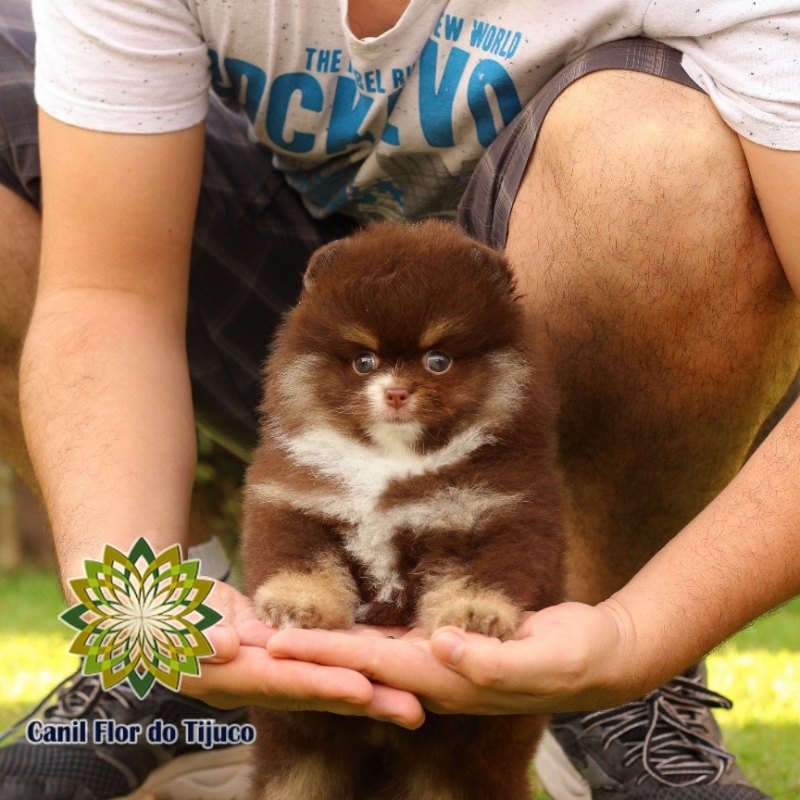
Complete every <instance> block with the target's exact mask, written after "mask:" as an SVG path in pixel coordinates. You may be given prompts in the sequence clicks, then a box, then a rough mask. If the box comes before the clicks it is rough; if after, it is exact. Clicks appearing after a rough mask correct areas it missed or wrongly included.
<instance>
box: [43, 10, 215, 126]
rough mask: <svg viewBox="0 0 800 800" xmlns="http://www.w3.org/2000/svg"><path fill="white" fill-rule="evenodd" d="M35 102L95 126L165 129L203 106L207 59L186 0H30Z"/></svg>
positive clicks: (196, 118)
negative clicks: (34, 30) (33, 48)
mask: <svg viewBox="0 0 800 800" xmlns="http://www.w3.org/2000/svg"><path fill="white" fill-rule="evenodd" d="M33 13H34V23H35V25H36V37H37V38H36V78H35V92H36V101H37V103H38V104H39V106H40V107H41V108H42V109H44V110H45V111H46V112H47V113H48V114H50V115H51V116H53V117H55V118H56V119H59V120H61V121H62V122H67V123H69V124H71V125H77V126H79V127H83V128H89V129H92V130H102V131H110V132H114V133H164V132H168V131H175V130H181V129H183V128H189V127H191V126H192V125H195V124H196V123H198V122H200V121H201V120H202V119H203V118H204V117H205V114H206V111H207V109H208V87H209V58H208V51H207V48H206V45H205V43H204V41H203V38H202V35H201V31H200V25H199V23H198V21H197V19H196V18H195V17H194V16H193V15H192V13H191V11H190V9H189V7H188V5H187V3H186V0H33Z"/></svg>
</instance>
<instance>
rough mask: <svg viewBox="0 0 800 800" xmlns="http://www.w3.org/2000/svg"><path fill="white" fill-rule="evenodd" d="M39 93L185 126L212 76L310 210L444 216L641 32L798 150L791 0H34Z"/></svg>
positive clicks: (115, 121) (52, 102) (725, 110)
mask: <svg viewBox="0 0 800 800" xmlns="http://www.w3.org/2000/svg"><path fill="white" fill-rule="evenodd" d="M33 7H34V18H35V22H36V29H37V37H38V39H37V49H36V99H37V101H38V103H39V105H40V106H41V107H42V108H44V109H45V110H46V111H47V112H48V113H49V114H51V115H52V116H54V117H56V118H58V119H60V120H63V121H64V122H68V123H70V124H73V125H78V126H81V127H85V128H90V129H95V130H105V131H116V132H142V133H157V132H164V131H173V130H180V129H182V128H186V127H189V126H191V125H194V124H196V123H197V122H199V121H200V120H201V119H203V117H204V116H205V114H206V111H207V107H208V90H209V86H211V88H212V89H213V90H214V91H216V92H217V94H218V95H220V96H221V97H222V98H223V99H224V100H225V101H226V102H228V103H230V104H232V105H234V106H238V107H240V108H241V109H242V110H243V112H244V113H245V114H246V115H247V117H248V119H249V124H250V135H251V137H252V138H253V140H254V141H259V142H262V143H264V144H265V145H267V146H268V147H269V148H270V149H271V150H272V151H273V153H274V162H275V165H276V166H277V167H278V168H279V169H281V170H282V171H283V172H284V173H285V174H286V176H287V179H288V181H289V182H290V183H291V185H293V186H294V187H295V188H296V189H297V190H298V191H299V192H300V193H301V194H302V196H303V198H304V200H305V203H306V205H307V206H308V208H309V209H310V210H311V212H312V213H313V214H315V215H317V216H325V215H326V214H329V213H332V212H334V211H344V212H346V213H348V214H350V215H351V216H354V217H356V218H358V219H370V218H399V217H411V218H415V217H420V216H425V215H429V214H443V213H444V214H447V213H452V212H453V211H454V209H455V207H456V204H457V202H458V198H459V197H460V195H461V192H462V191H463V188H464V186H465V185H466V181H467V180H468V178H469V175H470V173H471V172H472V170H473V168H474V165H475V163H476V162H477V160H478V159H479V158H480V156H481V154H482V153H483V151H484V150H485V148H486V147H487V146H488V144H489V143H490V142H491V141H492V139H494V137H495V136H496V135H497V133H498V132H499V131H500V130H501V129H502V128H503V127H504V125H506V124H507V123H508V122H509V121H510V120H511V119H512V118H513V116H514V115H515V114H516V113H518V112H519V111H520V109H521V108H522V107H523V106H524V105H525V104H526V102H527V101H528V100H530V99H531V98H532V97H533V96H534V95H535V94H536V92H537V91H538V90H539V89H540V88H541V87H542V86H543V84H544V83H545V82H546V81H547V80H548V78H550V77H551V76H552V75H553V74H554V73H555V72H557V71H558V70H559V69H560V68H561V67H563V66H564V65H565V64H566V63H568V62H570V61H571V60H573V59H574V58H576V57H577V56H578V55H580V54H581V53H582V52H584V51H585V50H587V49H588V48H591V47H594V46H596V45H598V44H602V43H604V42H608V41H612V40H616V39H622V38H625V37H628V36H640V35H643V36H648V37H650V38H653V39H657V40H659V41H663V42H666V43H667V44H670V45H672V46H673V47H676V48H677V49H679V50H680V51H682V53H683V62H682V63H683V67H684V69H685V70H686V71H687V72H688V74H689V75H690V76H691V77H692V78H693V79H694V80H695V81H696V82H697V83H698V84H699V85H700V86H701V87H703V89H705V90H706V91H707V92H708V94H709V95H710V96H711V99H712V100H713V102H714V103H715V105H716V107H717V108H718V110H719V112H720V114H721V115H722V117H723V119H725V121H726V122H727V123H728V124H729V125H730V126H731V127H732V128H733V129H734V130H735V131H737V132H739V133H740V134H742V135H743V136H745V137H747V138H749V139H752V140H753V141H756V142H759V143H761V144H764V145H766V146H768V147H773V148H778V149H784V150H800V0H758V2H753V0H711V1H710V2H707V1H706V0H692V2H689V0H527V1H526V2H523V0H411V2H410V3H409V5H408V8H407V9H406V11H405V13H404V14H403V16H402V18H401V19H400V20H399V22H398V23H397V25H396V26H395V27H394V28H392V29H391V30H389V31H387V32H386V33H384V34H383V35H381V36H379V37H376V38H366V39H363V40H359V39H357V38H356V37H355V36H353V34H352V33H351V32H350V30H349V28H348V25H347V0H339V2H338V3H336V2H333V0H323V2H312V0H33Z"/></svg>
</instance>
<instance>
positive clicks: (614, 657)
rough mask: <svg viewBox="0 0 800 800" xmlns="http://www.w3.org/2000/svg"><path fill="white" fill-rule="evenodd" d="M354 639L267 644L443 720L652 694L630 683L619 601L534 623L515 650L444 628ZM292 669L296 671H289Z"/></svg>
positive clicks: (308, 636) (573, 607)
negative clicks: (362, 679) (373, 684)
mask: <svg viewBox="0 0 800 800" xmlns="http://www.w3.org/2000/svg"><path fill="white" fill-rule="evenodd" d="M376 633H377V631H376V630H375V629H371V630H370V629H368V630H366V631H365V630H362V631H355V632H328V631H306V630H285V631H280V632H278V633H275V634H274V635H273V636H271V637H270V638H269V640H268V642H267V651H268V652H269V654H270V656H272V657H274V659H276V660H279V659H300V660H302V661H308V662H311V663H314V664H317V665H326V666H329V667H339V668H345V669H348V670H355V671H358V672H360V673H361V674H362V675H364V676H366V677H368V678H370V679H371V680H373V681H377V682H378V683H380V684H384V685H385V686H393V687H396V688H398V689H403V690H405V691H407V692H411V693H413V694H415V695H417V696H418V697H419V698H421V700H422V703H423V705H424V706H425V707H426V708H428V709H430V710H431V711H434V712H436V713H440V714H520V713H552V712H555V711H572V710H578V709H581V710H583V709H590V708H602V707H606V706H609V705H615V704H617V703H621V702H624V701H626V700H631V699H633V698H635V697H637V696H639V695H640V694H642V693H643V692H644V691H646V690H647V689H648V688H652V687H649V686H645V685H644V684H642V683H641V682H639V681H637V680H635V679H634V680H633V681H631V680H630V679H629V675H628V670H626V669H625V667H624V666H623V665H624V664H626V662H627V661H628V653H629V652H630V651H631V649H632V648H631V639H632V636H633V633H632V628H631V626H630V622H629V618H628V615H627V613H626V612H625V609H624V608H623V607H622V606H621V605H620V604H619V603H616V602H614V601H609V602H607V603H602V604H600V605H599V606H596V607H591V606H586V605H583V604H581V603H564V604H562V605H558V606H553V607H551V608H547V609H544V610H543V611H540V612H538V613H536V614H530V615H528V616H527V618H526V619H525V620H524V621H523V623H522V624H521V626H520V628H519V630H518V631H517V636H516V638H515V639H513V640H509V641H506V642H500V641H499V640H498V639H492V638H489V637H485V636H480V635H479V634H475V633H464V631H462V630H460V629H458V628H453V627H447V628H441V629H439V630H438V631H436V632H435V633H434V635H433V638H432V639H430V640H428V638H427V637H426V636H424V635H423V634H422V633H421V632H420V631H419V630H414V631H410V632H408V633H407V634H406V635H405V636H403V637H402V638H400V639H395V638H390V637H388V636H381V635H376ZM288 663H295V662H294V661H289V662H288Z"/></svg>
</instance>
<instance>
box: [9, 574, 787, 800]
mask: <svg viewBox="0 0 800 800" xmlns="http://www.w3.org/2000/svg"><path fill="white" fill-rule="evenodd" d="M62 609H63V601H62V598H61V595H60V593H59V590H58V588H57V585H56V582H55V579H54V577H53V576H52V575H50V574H47V573H40V572H34V571H31V570H30V569H25V570H23V571H20V572H18V573H16V574H14V575H7V576H0V687H2V688H0V730H3V729H5V728H6V727H8V725H10V724H11V723H12V722H14V721H15V720H16V719H17V718H19V717H20V716H21V715H22V714H23V713H25V712H26V711H27V710H28V709H29V708H31V707H32V706H34V705H35V704H36V703H37V702H38V701H39V700H40V699H41V697H42V695H43V694H44V692H46V691H47V690H48V689H49V688H51V687H52V686H54V685H55V684H56V683H58V681H59V680H61V679H62V678H64V677H66V676H67V675H68V674H70V673H71V672H73V671H74V670H75V669H76V668H77V665H78V660H77V658H76V657H75V656H70V655H69V654H68V653H67V647H68V645H69V642H70V639H71V633H70V629H69V628H67V627H66V626H65V625H64V624H62V623H61V622H59V621H58V619H57V617H58V614H59V613H60V612H61V611H62ZM708 669H709V675H710V678H711V686H712V688H714V689H716V690H717V691H720V692H722V693H723V694H726V695H727V696H729V697H731V698H732V699H734V701H735V705H734V708H733V710H732V711H727V712H721V713H718V714H717V719H718V720H719V722H720V725H721V726H722V728H723V730H724V732H725V737H726V741H727V743H728V746H729V747H730V749H731V750H732V751H733V752H735V753H736V754H737V756H738V757H739V762H740V764H741V766H742V768H743V769H744V770H745V772H746V773H747V775H748V777H750V779H751V780H752V781H753V782H754V783H755V784H756V785H758V786H759V788H761V789H762V790H763V791H765V792H766V793H767V794H769V795H770V796H771V797H772V798H773V799H774V800H797V798H798V797H800V598H798V599H795V600H793V601H792V602H791V603H789V604H788V605H786V606H784V607H783V608H782V609H781V610H780V611H777V612H775V613H773V614H770V615H768V616H766V617H764V618H762V619H760V620H758V622H756V623H755V624H754V625H752V626H751V627H750V628H748V629H747V630H744V631H742V632H741V633H739V634H738V635H737V636H735V637H734V638H733V639H731V640H730V641H729V642H726V643H725V644H724V645H723V646H722V647H720V648H719V649H718V650H717V651H715V652H714V653H713V654H712V655H711V656H710V657H709V659H708ZM547 798H548V795H547V794H546V793H545V792H543V791H541V790H539V791H537V792H536V794H535V799H536V800H547Z"/></svg>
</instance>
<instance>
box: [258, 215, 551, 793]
mask: <svg viewBox="0 0 800 800" xmlns="http://www.w3.org/2000/svg"><path fill="white" fill-rule="evenodd" d="M431 350H433V351H436V352H440V353H445V354H447V356H449V357H450V358H452V363H451V365H450V367H449V369H447V370H445V371H441V372H431V371H429V370H428V369H426V366H425V364H426V363H429V364H433V365H434V366H437V365H438V366H441V361H437V358H438V357H434V359H433V361H431V362H426V358H427V354H428V353H429V351H431ZM365 351H369V352H371V353H373V354H374V356H375V357H376V359H377V369H375V370H373V371H369V372H367V373H366V374H360V373H359V372H358V371H357V370H356V369H355V368H354V366H353V363H354V359H358V358H359V357H360V356H362V354H364V353H365ZM359 364H361V365H363V362H359ZM265 374H266V389H265V399H264V403H263V407H262V411H263V426H262V435H261V443H260V445H259V448H258V449H257V451H256V453H255V457H254V460H253V464H252V466H251V468H250V470H249V472H248V479H247V484H248V489H247V492H246V500H245V523H244V541H243V564H244V567H245V577H246V583H247V590H248V592H249V593H250V595H251V596H253V597H255V598H256V600H257V607H258V609H259V613H260V614H261V616H262V618H263V619H265V621H267V622H268V623H269V624H273V625H281V626H297V627H311V626H312V625H313V626H320V627H327V628H332V627H342V626H347V625H350V624H352V623H353V622H355V621H356V620H358V621H361V622H367V623H371V624H390V625H407V626H410V625H423V626H426V627H428V628H429V629H433V628H435V627H437V626H440V625H445V624H456V625H460V626H462V627H464V628H465V629H468V630H475V631H479V632H481V633H484V634H487V635H495V636H498V637H500V638H503V639H506V638H510V637H512V636H513V632H514V629H515V627H516V624H517V622H518V618H519V613H520V612H521V611H523V610H536V609H539V608H542V607H544V606H546V605H550V604H553V603H556V602H559V601H560V600H561V599H562V596H563V566H562V558H563V531H562V514H563V489H562V483H561V478H560V475H559V472H558V470H557V469H556V466H555V461H556V441H555V416H556V403H555V399H554V391H553V388H552V384H551V378H550V374H549V370H548V368H547V364H546V362H545V360H544V359H543V356H542V353H541V347H540V345H539V338H538V335H537V333H536V331H535V329H534V327H533V325H532V324H531V323H530V321H529V320H528V319H526V317H525V315H524V314H523V310H522V307H521V304H520V303H519V302H518V300H517V296H516V294H515V289H514V282H513V279H512V276H511V273H510V270H509V268H508V265H507V264H506V261H505V259H504V257H503V256H502V254H501V253H499V252H497V251H493V250H490V249H488V248H486V247H483V246H482V245H478V244H476V243H475V242H473V241H472V240H471V239H469V238H468V237H466V236H465V235H464V234H462V233H461V232H459V231H458V229H456V228H455V227H453V226H451V225H448V224H445V223H441V222H426V223H422V224H416V225H396V224H381V225H377V226H375V227H372V228H369V229H366V230H364V231H361V232H359V233H357V234H355V235H354V236H351V237H349V238H348V239H345V240H341V241H339V242H335V243H333V244H331V245H328V246H327V247H325V248H322V249H321V250H319V251H318V252H317V253H315V255H314V256H313V257H312V259H311V262H310V264H309V267H308V271H307V273H306V278H305V289H304V292H303V294H302V295H301V299H300V303H299V304H298V306H297V307H296V308H295V309H294V310H293V311H292V312H291V313H290V314H289V315H288V316H287V318H286V320H285V322H284V324H283V326H282V328H281V330H280V331H279V333H278V336H277V337H276V340H275V344H274V346H273V349H272V353H271V355H270V358H269V360H268V362H267V366H266V371H265ZM392 397H395V399H391V398H392ZM397 397H400V398H401V399H400V400H397V399H396V398H397ZM398 403H399V405H398ZM252 716H253V719H254V721H255V723H256V726H257V729H258V738H257V749H258V769H257V777H256V793H255V796H258V797H259V798H260V797H264V798H267V797H272V796H273V793H274V792H277V794H276V795H275V796H279V795H280V796H283V795H281V794H280V793H281V792H284V794H285V793H286V791H289V789H286V788H285V787H293V788H292V789H291V791H292V792H293V796H295V797H296V800H314V799H315V798H316V797H317V796H322V795H320V794H319V785H320V781H321V780H325V781H327V784H328V788H327V790H326V791H325V793H324V796H325V798H327V799H328V800H337V799H338V798H341V800H365V798H387V800H388V799H389V798H392V800H412V799H413V800H440V798H441V799H442V800H444V799H445V798H446V799H448V800H449V799H450V798H452V800H482V799H483V798H486V800H490V798H491V800H523V798H527V797H529V792H530V787H529V785H528V779H527V772H528V765H529V761H530V758H531V756H532V753H533V749H534V747H535V744H536V741H537V740H538V737H539V734H540V733H541V730H542V727H543V720H542V719H541V718H538V717H523V716H520V717H466V716H451V717H448V716H436V715H433V714H429V715H428V719H427V720H426V722H425V724H424V725H423V727H422V728H421V729H420V730H418V731H413V732H412V731H404V730H401V729H399V728H396V727H394V726H391V725H389V724H388V723H379V722H374V721H370V720H365V719H354V718H346V717H336V716H333V715H329V714H319V713H313V712H296V713H285V712H270V711H265V710H264V709H254V710H253V712H252ZM308 765H313V773H314V775H313V776H312V775H311V774H308V775H306V772H307V771H308V769H309V767H308ZM325 775H327V778H323V777H320V776H325ZM299 787H308V788H302V790H301V788H299ZM313 787H317V788H313Z"/></svg>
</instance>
